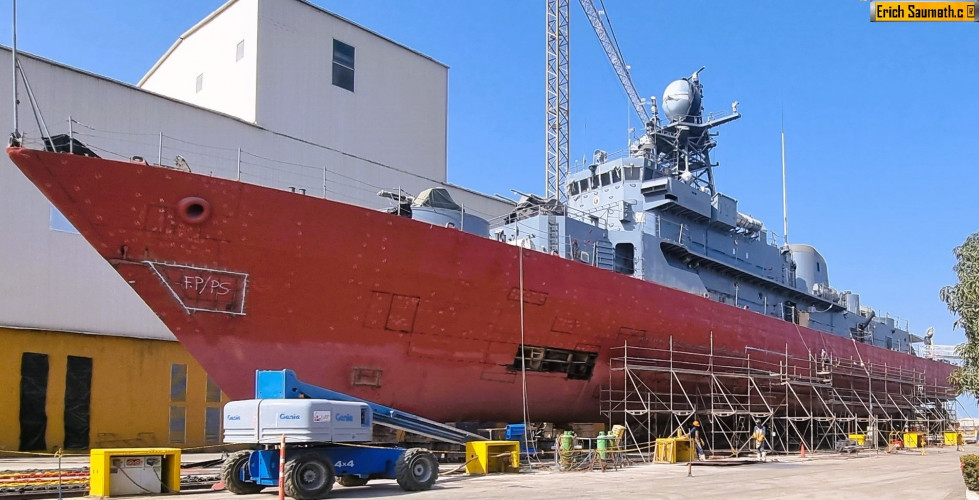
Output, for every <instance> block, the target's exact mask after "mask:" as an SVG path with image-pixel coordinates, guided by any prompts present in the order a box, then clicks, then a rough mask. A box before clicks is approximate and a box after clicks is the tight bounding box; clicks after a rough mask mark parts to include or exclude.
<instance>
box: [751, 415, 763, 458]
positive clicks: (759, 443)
mask: <svg viewBox="0 0 979 500" xmlns="http://www.w3.org/2000/svg"><path fill="white" fill-rule="evenodd" d="M766 434H767V432H766V429H765V424H763V423H762V422H761V420H755V430H754V431H753V432H752V433H751V439H752V441H753V442H754V445H755V449H756V450H758V459H759V460H761V461H762V462H764V461H765V450H766V447H765V435H766Z"/></svg>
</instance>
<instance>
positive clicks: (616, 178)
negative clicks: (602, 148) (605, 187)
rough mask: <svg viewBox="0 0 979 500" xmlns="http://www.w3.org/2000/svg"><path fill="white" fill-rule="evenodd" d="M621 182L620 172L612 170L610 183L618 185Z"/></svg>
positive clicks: (617, 169) (615, 169) (616, 169)
mask: <svg viewBox="0 0 979 500" xmlns="http://www.w3.org/2000/svg"><path fill="white" fill-rule="evenodd" d="M620 182H622V171H621V170H619V168H618V167H616V168H614V169H612V183H613V184H618V183H620Z"/></svg>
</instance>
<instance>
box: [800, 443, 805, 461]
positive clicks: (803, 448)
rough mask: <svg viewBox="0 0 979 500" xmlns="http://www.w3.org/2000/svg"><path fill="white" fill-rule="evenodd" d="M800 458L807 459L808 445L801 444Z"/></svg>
mask: <svg viewBox="0 0 979 500" xmlns="http://www.w3.org/2000/svg"><path fill="white" fill-rule="evenodd" d="M799 456H800V457H802V458H806V443H800V444H799Z"/></svg>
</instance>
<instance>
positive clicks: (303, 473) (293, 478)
mask: <svg viewBox="0 0 979 500" xmlns="http://www.w3.org/2000/svg"><path fill="white" fill-rule="evenodd" d="M284 479H285V481H284V482H285V493H286V495H288V496H290V497H292V498H295V499H296V500H316V499H318V498H323V497H325V496H326V495H327V494H329V493H330V490H332V489H333V482H334V481H335V480H336V475H335V473H334V472H333V464H331V463H330V462H329V461H328V460H325V459H324V457H323V455H322V454H320V453H317V452H315V451H307V452H306V453H303V454H301V455H299V456H297V457H295V458H293V459H291V460H289V461H287V462H286V467H285V478H284Z"/></svg>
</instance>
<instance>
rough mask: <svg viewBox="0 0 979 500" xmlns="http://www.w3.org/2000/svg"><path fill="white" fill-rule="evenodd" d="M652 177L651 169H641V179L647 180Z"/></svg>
mask: <svg viewBox="0 0 979 500" xmlns="http://www.w3.org/2000/svg"><path fill="white" fill-rule="evenodd" d="M652 178H653V169H651V168H644V169H643V171H642V180H644V181H648V180H650V179H652Z"/></svg>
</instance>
